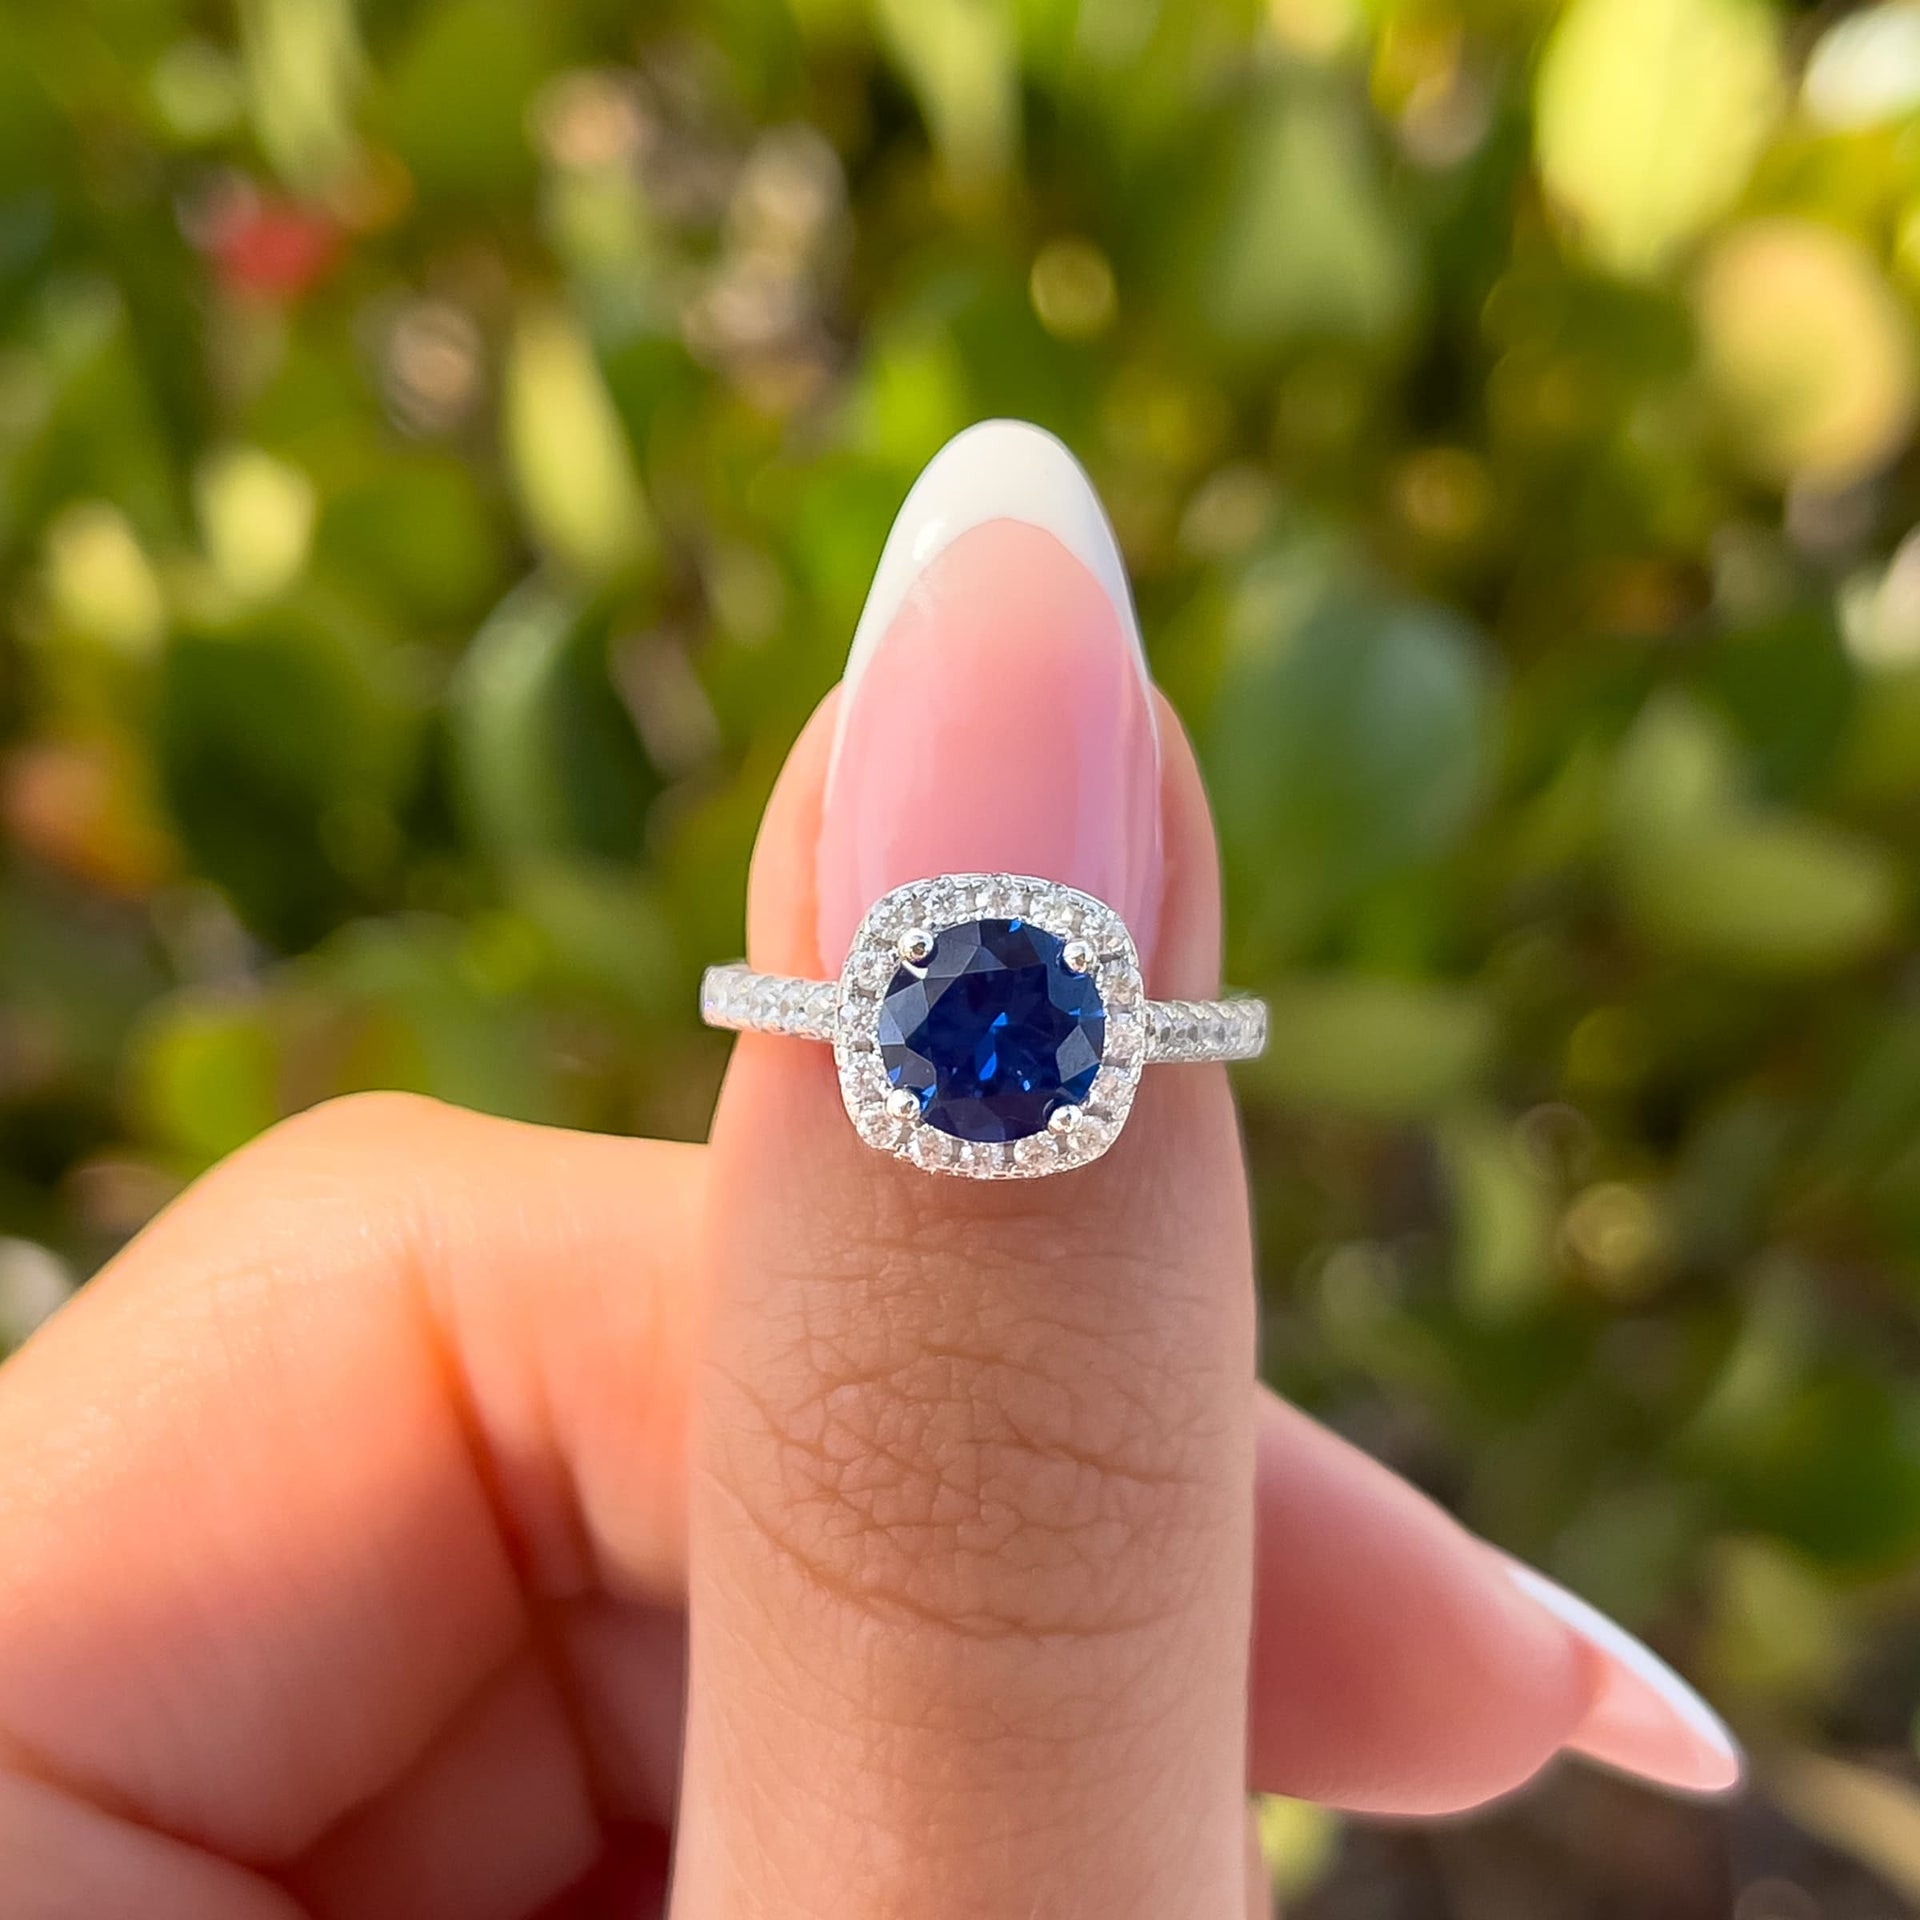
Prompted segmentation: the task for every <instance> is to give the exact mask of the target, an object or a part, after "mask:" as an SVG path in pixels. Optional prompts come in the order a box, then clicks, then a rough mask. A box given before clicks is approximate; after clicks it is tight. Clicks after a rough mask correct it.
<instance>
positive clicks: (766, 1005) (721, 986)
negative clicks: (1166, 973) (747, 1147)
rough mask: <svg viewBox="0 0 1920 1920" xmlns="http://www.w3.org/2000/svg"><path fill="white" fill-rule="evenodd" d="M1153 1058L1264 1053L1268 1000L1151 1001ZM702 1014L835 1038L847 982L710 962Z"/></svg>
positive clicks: (741, 1026)
mask: <svg viewBox="0 0 1920 1920" xmlns="http://www.w3.org/2000/svg"><path fill="white" fill-rule="evenodd" d="M1144 1011H1145V1014H1146V1022H1147V1024H1146V1042H1147V1052H1146V1057H1147V1064H1148V1065H1149V1066H1163V1065H1164V1066H1196V1065H1201V1064H1204V1063H1206V1062H1208V1061H1227V1060H1256V1059H1258V1058H1259V1057H1260V1054H1261V1052H1262V1051H1263V1050H1264V1048H1265V1047H1266V1044H1267V1006H1266V1002H1265V1001H1264V1000H1256V999H1254V998H1253V997H1252V995H1250V994H1229V995H1228V996H1227V997H1226V998H1225V999H1222V1000H1149V1001H1147V1002H1146V1003H1145V1007H1144ZM700 1018H701V1019H702V1020H703V1021H705V1022H706V1024H707V1025H708V1026H710V1027H723V1028H725V1029H726V1030H727V1031H729V1032H731V1033H773V1034H780V1035H783V1036H784V1037H786V1038H787V1039H790V1040H823V1041H826V1042H828V1043H829V1044H831V1043H832V1041H833V1040H834V1038H835V1037H836V1035H837V1034H838V1032H839V1027H840V982H839V981H837V980H801V979H797V978H795V977H794V976H793V975H791V974H783V973H756V972H755V971H754V969H753V968H752V967H750V966H748V965H746V963H745V962H744V961H739V960H734V961H729V962H728V963H727V964H725V965H724V966H717V967H709V968H708V969H707V970H706V972H705V973H704V974H703V975H702V976H701V980H700Z"/></svg>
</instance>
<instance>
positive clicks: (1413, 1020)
mask: <svg viewBox="0 0 1920 1920" xmlns="http://www.w3.org/2000/svg"><path fill="white" fill-rule="evenodd" d="M1267 1000H1268V1006H1269V1009H1270V1014H1269V1025H1268V1034H1269V1038H1268V1042H1267V1051H1266V1053H1265V1055H1264V1056H1263V1057H1262V1059H1261V1061H1260V1063H1259V1065H1258V1066H1256V1067H1254V1068H1251V1069H1250V1070H1249V1080H1250V1084H1251V1085H1252V1086H1253V1087H1255V1088H1256V1089H1257V1090H1258V1093H1259V1094H1260V1095H1261V1096H1264V1097H1266V1098H1269V1099H1272V1100H1274V1101H1276V1102H1277V1103H1279V1104H1282V1105H1285V1106H1292V1107H1299V1108H1302V1109H1304V1110H1306V1111H1309V1112H1322V1113H1345V1114H1360V1115H1366V1116H1368V1117H1370V1118H1374V1119H1382V1120H1408V1119H1419V1118H1423V1117H1426V1116H1430V1115H1433V1114H1436V1113H1440V1112H1443V1111H1445V1110H1446V1109H1447V1108H1449V1107H1451V1106H1453V1105H1454V1104H1456V1103H1457V1102H1458V1101H1459V1100H1460V1099H1461V1097H1462V1096H1463V1095H1465V1094H1467V1093H1469V1092H1471V1091H1472V1089H1473V1088H1474V1087H1475V1085H1476V1084H1477V1083H1478V1082H1479V1080H1480V1079H1481V1077H1482V1075H1483V1074H1484V1073H1485V1071H1486V1067H1487V1064H1488V1060H1489V1057H1490V1055H1491V1053H1492V1049H1493V1038H1494V1034H1493V1022H1492V1019H1491V1017H1490V1015H1489V1013H1488V1010H1487V1008H1486V1006H1485V1005H1484V1004H1483V1003H1482V1001H1481V1000H1480V999H1479V998H1478V996H1477V995H1475V994H1474V993H1473V992H1472V991H1471V990H1470V989H1467V988H1461V987H1451V986H1443V985H1440V984H1437V983H1433V982H1420V981H1412V980H1394V979H1388V978H1384V977H1381V978H1374V977H1371V976H1368V975H1363V974H1324V975H1318V976H1313V975H1296V976H1294V977H1292V978H1289V979H1285V980H1282V981H1280V982H1279V983H1278V984H1277V985H1274V986H1272V987H1270V988H1269V990H1268V994H1267Z"/></svg>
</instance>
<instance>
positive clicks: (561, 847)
mask: <svg viewBox="0 0 1920 1920" xmlns="http://www.w3.org/2000/svg"><path fill="white" fill-rule="evenodd" d="M611 633H612V626H611V621H610V619H609V617H608V615H607V614H606V613H605V612H604V611H602V610H600V609H598V608H595V607H590V606H583V605H582V604H581V603H580V602H578V601H577V600H575V599H573V598H571V597H569V596H568V595H566V594H564V593H561V592H558V591H556V590H555V589H554V588H552V587H550V586H549V585H547V584H545V583H544V582H541V581H531V582H529V583H527V584H526V585H524V586H522V587H520V588H519V589H517V590H516V591H515V592H514V593H512V594H510V595H509V596H508V598H507V599H506V600H504V601H503V602H502V603H501V605H500V607H499V608H498V610H497V611H496V612H495V613H494V615H493V617H492V618H491V619H490V620H489V621H488V622H487V624H486V626H485V627H483V628H482V629H481V631H480V633H479V635H478V636H477V637H476V638H475V640H474V642H473V645H472V646H471V647H470V648H469V649H468V652H467V657H466V659H465V660H464V661H463V662H462V664H461V668H460V674H459V678H458V680H457V682H456V683H455V686H454V689H453V696H452V711H451V719H452V727H453V743H454V754H455V764H456V767H457V770H458V774H459V780H460V789H461V798H462V800H463V802H464V805H465V810H466V814H467V817H468V819H469V820H470V821H471V822H472V824H473V827H474V831H475V834H476V837H477V838H478V840H479V843H480V845H481V846H482V847H483V848H484V849H485V850H486V852H487V853H488V855H489V856H490V857H491V858H492V859H494V860H495V861H497V862H499V863H500V864H502V865H503V866H505V867H507V868H508V869H510V870H511V869H516V868H535V867H538V866H540V865H541V864H543V863H545V862H547V861H550V860H555V859H560V860H564V859H567V858H570V857H573V856H576V855H590V856H595V857H599V858H603V859H625V860H632V859H634V858H636V857H637V856H638V854H639V852H640V849H641V845H642V840H643V835H644V832H645V827H646V816H647V809H648V807H649V806H650V805H651V803H652V801H653V800H654V798H655V796H656V795H657V794H658V793H659V790H660V781H659V776H658V775H657V774H656V773H655V772H654V769H653V767H652V765H651V763H650V762H649V760H648V758H647V755H646V752H645V749H644V748H643V747H642V745H641V743H640V740H639V738H638V736H637V735H636V733H635V731H634V727H633V721H632V718H631V716H630V715H629V713H628V711H627V709H626V707H625V706H624V705H623V704H622V703H621V700H620V698H619V695H618V693H617V691H616V689H615V687H614V683H613V677H612V667H611V661H610V656H609V646H610V644H611Z"/></svg>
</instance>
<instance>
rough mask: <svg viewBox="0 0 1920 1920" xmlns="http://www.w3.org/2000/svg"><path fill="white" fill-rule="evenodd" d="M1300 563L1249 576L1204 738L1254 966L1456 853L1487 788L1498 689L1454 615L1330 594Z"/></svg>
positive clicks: (1273, 565)
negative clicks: (1384, 885) (1402, 876)
mask: <svg viewBox="0 0 1920 1920" xmlns="http://www.w3.org/2000/svg"><path fill="white" fill-rule="evenodd" d="M1300 565H1301V563H1300V562H1299V560H1298V559H1297V558H1296V557H1295V556H1293V555H1280V556H1276V557H1274V558H1273V559H1271V560H1269V561H1266V562H1263V563H1261V564H1260V565H1258V566H1256V568H1255V569H1254V570H1253V571H1252V572H1251V573H1250V575H1249V576H1248V578H1247V580H1246V582H1245V584H1244V585H1243V588H1242V590H1241V593H1240V596H1239V600H1238V604H1237V607H1236V610H1235V613H1234V616H1233V618H1234V621H1235V624H1236V628H1237V633H1236V636H1235V643H1234V645H1233V649H1232V652H1231V654H1230V657H1229V659H1228V662H1227V667H1226V671H1225V674H1224V676H1223V679H1222V684H1221V689H1220V693H1219V697H1218V699H1217V702H1216V704H1215V708H1214V713H1213V717H1212V722H1211V725H1210V727H1209V728H1208V731H1207V735H1206V744H1207V764H1208V769H1209V772H1210V774H1211V776H1212V779H1213V782H1214V792H1215V797H1216V803H1217V807H1218V811H1219V816H1220V826H1221V834H1222V840H1223V844H1224V847H1225V850H1226V858H1227V867H1228V872H1229V875H1230V878H1231V880H1232V883H1233V887H1234V895H1235V899H1236V903H1243V904H1244V907H1245V909H1246V910H1249V911H1250V913H1251V922H1250V925H1249V927H1248V929H1247V931H1248V934H1249V937H1250V939H1251V940H1252V943H1253V946H1254V950H1255V952H1256V953H1257V954H1264V953H1266V952H1269V951H1272V952H1277V953H1279V954H1281V955H1284V954H1287V953H1291V952H1297V951H1299V950H1300V949H1301V948H1302V946H1303V945H1305V944H1306V943H1309V942H1311V941H1312V940H1313V939H1314V938H1316V937H1317V936H1318V934H1319V933H1320V932H1321V931H1322V930H1323V929H1324V927H1325V926H1326V924H1327V922H1328V920H1329V918H1330V916H1332V915H1333V914H1335V913H1336V912H1338V911H1340V910H1342V909H1343V908H1345V907H1347V906H1348V905H1350V904H1351V903H1352V902H1353V901H1354V900H1355V899H1356V898H1357V896H1358V895H1359V894H1360V893H1361V892H1362V890H1363V889H1365V888H1367V887H1370V886H1373V885H1375V884H1377V883H1379V882H1381V881H1383V880H1386V879H1388V878H1390V877H1392V876H1394V875H1396V874H1399V873H1404V872H1406V871H1408V870H1409V869H1411V868H1413V867H1415V866H1417V865H1419V864H1420V863H1423V862H1425V861H1428V860H1431V859H1433V858H1434V857H1436V856H1437V855H1439V854H1441V853H1443V852H1444V851H1445V850H1446V849H1447V848H1449V847H1450V846H1452V845H1453V844H1454V842H1455V841H1456V840H1457V839H1458V837H1459V836H1460V834H1461V833H1462V832H1463V831H1464V830H1465V828H1466V826H1467V824H1468V822H1469V821H1470V820H1471V818H1472V816H1473V813H1474V810H1475V807H1476V805H1477V803H1478V802H1479V800H1480V798H1481V796H1482V793H1483V791H1484V788H1485V784H1486V778H1487V773H1488V767H1489V762H1490V758H1491V754H1492V749H1493V731H1494V708H1495V694H1494V677H1493V672H1492V669H1491V666H1490V664H1489V662H1488V660H1487V658H1486V655H1485V652H1484V650H1483V646H1482V643H1481V641H1480V639H1479V637H1478V635H1477V634H1476V633H1475V632H1474V630H1473V629H1472V628H1471V627H1470V626H1468V625H1467V623H1466V622H1465V621H1464V620H1462V619H1461V618H1460V617H1459V616H1458V615H1457V614H1454V613H1452V612H1449V611H1447V610H1446V609H1443V608H1440V607H1437V606H1432V605H1427V604H1424V603H1421V602H1417V601H1396V600H1390V599H1386V598H1383V597H1380V596H1378V595H1376V594H1373V593H1371V592H1368V591H1366V590H1364V589H1360V590H1356V589H1353V588H1351V587H1347V586H1336V587H1335V588H1333V589H1332V590H1330V591H1327V592H1325V593H1323V594H1321V595H1319V596H1318V597H1317V598H1312V599H1310V600H1309V603H1308V604H1307V606H1306V607H1305V609H1304V610H1302V608H1301V607H1300V605H1299V599H1300V597H1301V594H1302V592H1303V591H1306V592H1309V593H1310V591H1311V590H1310V589H1305V590H1303V589H1302V588H1301V586H1300V583H1299V582H1298V581H1297V580H1296V579H1295V578H1294V577H1293V576H1294V575H1295V574H1296V572H1297V571H1298V570H1299V567H1300Z"/></svg>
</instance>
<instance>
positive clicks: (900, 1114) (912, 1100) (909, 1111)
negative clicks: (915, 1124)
mask: <svg viewBox="0 0 1920 1920" xmlns="http://www.w3.org/2000/svg"><path fill="white" fill-rule="evenodd" d="M887 1113H888V1115H889V1116H890V1117H891V1118H893V1119H895V1120H918V1119H919V1118H920V1096H919V1095H918V1094H917V1093H915V1092H914V1091H913V1089H912V1088H911V1087H895V1088H894V1089H893V1091H892V1092H891V1093H889V1094H888V1095H887Z"/></svg>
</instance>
